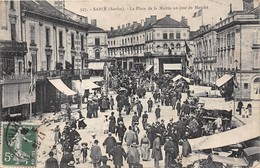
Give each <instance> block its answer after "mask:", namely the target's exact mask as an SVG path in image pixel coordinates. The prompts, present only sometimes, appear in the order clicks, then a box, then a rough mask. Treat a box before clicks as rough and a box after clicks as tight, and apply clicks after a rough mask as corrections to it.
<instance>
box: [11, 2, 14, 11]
mask: <svg viewBox="0 0 260 168" xmlns="http://www.w3.org/2000/svg"><path fill="white" fill-rule="evenodd" d="M10 9H12V10H14V1H13V0H11V1H10Z"/></svg>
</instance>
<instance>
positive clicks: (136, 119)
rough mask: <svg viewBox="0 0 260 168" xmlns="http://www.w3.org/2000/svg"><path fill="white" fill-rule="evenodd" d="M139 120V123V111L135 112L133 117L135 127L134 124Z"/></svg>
mask: <svg viewBox="0 0 260 168" xmlns="http://www.w3.org/2000/svg"><path fill="white" fill-rule="evenodd" d="M137 122H138V123H139V117H138V116H137V113H136V112H134V115H133V117H132V123H131V125H132V127H133V126H134V124H135V123H137Z"/></svg>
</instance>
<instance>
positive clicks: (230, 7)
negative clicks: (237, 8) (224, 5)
mask: <svg viewBox="0 0 260 168" xmlns="http://www.w3.org/2000/svg"><path fill="white" fill-rule="evenodd" d="M232 12H233V11H232V4H230V5H229V13H232Z"/></svg>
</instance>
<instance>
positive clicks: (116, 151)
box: [110, 142, 127, 168]
mask: <svg viewBox="0 0 260 168" xmlns="http://www.w3.org/2000/svg"><path fill="white" fill-rule="evenodd" d="M110 153H111V154H112V155H113V163H114V165H115V168H121V167H122V166H123V158H125V159H126V157H127V155H126V152H125V150H124V148H122V146H121V142H117V145H116V146H115V147H114V148H113V149H112V150H111V152H110Z"/></svg>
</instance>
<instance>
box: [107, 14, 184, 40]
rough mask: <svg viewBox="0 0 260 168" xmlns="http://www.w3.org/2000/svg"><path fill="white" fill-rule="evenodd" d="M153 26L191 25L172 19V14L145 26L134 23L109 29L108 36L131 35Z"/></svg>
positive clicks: (177, 26)
mask: <svg viewBox="0 0 260 168" xmlns="http://www.w3.org/2000/svg"><path fill="white" fill-rule="evenodd" d="M151 28H189V26H188V25H186V24H184V23H182V22H178V21H176V20H174V19H172V18H171V17H170V16H168V15H167V16H165V17H163V18H161V19H159V20H157V21H156V22H154V23H152V22H150V23H148V24H144V25H143V26H142V25H141V24H137V26H135V25H133V24H132V25H131V26H129V27H126V28H121V29H116V30H113V31H109V33H108V37H110V38H111V37H116V36H124V35H129V34H133V33H138V32H141V31H145V30H148V29H151Z"/></svg>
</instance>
